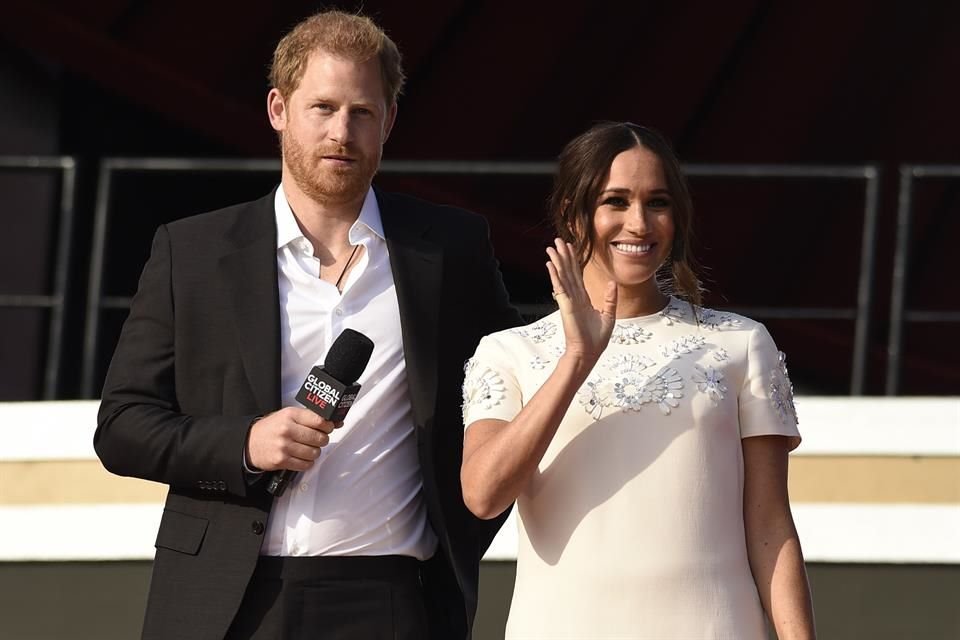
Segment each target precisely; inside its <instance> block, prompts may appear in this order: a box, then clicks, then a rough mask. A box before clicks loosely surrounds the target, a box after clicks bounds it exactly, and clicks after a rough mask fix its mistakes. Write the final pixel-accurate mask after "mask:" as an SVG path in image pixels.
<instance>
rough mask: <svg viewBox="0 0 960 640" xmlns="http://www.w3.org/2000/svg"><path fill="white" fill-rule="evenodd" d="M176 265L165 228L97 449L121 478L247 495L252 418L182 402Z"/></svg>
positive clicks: (123, 346)
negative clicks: (198, 409)
mask: <svg viewBox="0 0 960 640" xmlns="http://www.w3.org/2000/svg"><path fill="white" fill-rule="evenodd" d="M172 262H173V259H172V251H171V241H170V234H169V232H168V230H167V228H166V227H165V226H162V227H160V228H159V229H158V230H157V233H156V235H155V236H154V239H153V248H152V250H151V254H150V258H149V260H148V261H147V264H146V266H145V267H144V269H143V273H142V274H141V276H140V284H139V287H138V289H137V293H136V295H135V296H134V298H133V302H132V304H131V308H130V315H129V316H128V318H127V320H126V322H125V323H124V325H123V330H122V331H121V334H120V340H119V342H118V344H117V347H116V350H115V352H114V355H113V360H112V361H111V363H110V368H109V370H108V372H107V376H106V380H105V382H104V387H103V393H102V399H101V403H100V411H99V414H98V416H97V430H96V432H95V434H94V437H93V444H94V449H95V450H96V452H97V455H98V456H99V457H100V460H101V462H102V463H103V465H104V467H106V468H107V470H109V471H111V472H112V473H116V474H118V475H123V476H132V477H136V478H142V479H144V480H152V481H155V482H161V483H164V484H168V485H170V486H172V487H177V488H181V489H183V488H195V489H200V490H203V491H206V492H210V493H211V494H217V493H220V494H223V493H233V494H237V495H241V496H242V495H246V492H247V490H248V485H247V482H246V481H245V478H244V474H243V469H242V467H243V450H244V447H245V444H246V437H247V431H248V430H249V427H250V424H251V422H252V421H253V420H254V418H255V416H217V415H207V416H200V415H189V414H187V413H184V412H182V411H181V408H180V403H179V402H178V398H177V380H176V370H177V368H176V358H177V357H178V356H177V348H176V347H177V344H176V333H177V332H176V309H175V304H174V301H175V296H174V286H173V277H172V273H173V264H172ZM191 382H193V383H197V382H198V381H191Z"/></svg>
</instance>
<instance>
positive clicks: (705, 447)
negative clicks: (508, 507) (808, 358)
mask: <svg viewBox="0 0 960 640" xmlns="http://www.w3.org/2000/svg"><path fill="white" fill-rule="evenodd" d="M563 344H564V337H563V328H562V326H561V324H560V314H559V312H555V313H553V314H551V315H549V316H547V317H545V318H543V319H541V320H539V321H537V322H535V323H533V324H530V325H527V326H525V327H519V328H516V329H510V330H507V331H502V332H499V333H496V334H493V335H490V336H487V337H486V338H484V339H483V340H482V341H481V343H480V345H479V346H478V347H477V352H476V354H475V356H474V357H473V358H472V359H471V360H470V361H469V362H468V363H467V368H466V380H465V382H464V406H463V410H464V424H466V425H470V424H471V423H472V422H474V421H476V420H480V419H485V418H496V419H500V420H511V419H513V418H514V417H515V416H516V415H517V413H518V412H519V411H520V408H521V407H522V406H523V404H524V403H525V402H527V401H528V400H529V399H530V397H531V396H532V395H533V394H534V393H535V392H536V391H537V389H538V388H539V387H540V386H541V384H543V382H544V381H545V380H546V378H547V377H548V376H549V375H550V373H551V371H552V370H553V368H554V367H555V366H556V362H557V359H558V357H559V356H560V355H561V354H562V353H563ZM468 428H469V427H468ZM771 434H776V435H785V436H789V437H790V439H791V448H792V447H795V446H796V445H797V444H799V442H800V436H799V432H798V430H797V420H796V412H795V410H794V406H793V393H792V387H791V385H790V381H789V378H788V377H787V371H786V367H785V365H784V358H783V354H782V353H780V352H778V351H777V348H776V346H775V345H774V342H773V340H772V338H771V337H770V334H769V333H767V330H766V328H764V326H763V325H762V324H760V323H758V322H755V321H753V320H750V319H748V318H745V317H743V316H739V315H736V314H732V313H724V312H717V311H713V310H710V309H705V308H698V309H696V311H694V308H693V307H691V305H689V304H688V303H686V302H683V301H681V300H678V299H676V298H671V300H670V302H669V304H668V305H667V307H666V308H664V309H663V310H662V311H660V312H658V313H656V314H653V315H650V316H643V317H638V318H628V319H620V320H618V321H617V325H616V328H615V330H614V333H613V336H612V338H611V341H610V344H609V346H608V347H607V349H606V351H605V352H604V354H603V356H602V357H601V358H600V361H599V362H598V363H597V366H596V367H594V370H593V372H592V373H591V374H590V376H589V378H588V379H587V382H586V383H585V384H584V385H583V386H582V387H581V388H580V390H579V392H578V393H577V395H576V397H575V398H574V400H573V402H572V403H571V405H570V408H569V409H568V410H567V413H566V415H565V417H564V419H563V421H562V422H561V424H560V427H559V429H558V430H557V433H556V436H555V437H554V439H553V441H552V442H551V444H550V447H549V448H548V449H547V452H546V454H545V455H544V457H543V460H542V461H541V462H540V465H539V471H538V473H537V475H536V476H535V477H534V478H533V480H532V482H531V483H530V486H529V487H528V489H527V491H526V492H525V493H523V494H522V495H520V497H519V498H518V500H517V513H518V515H519V517H518V519H517V520H518V526H519V548H518V556H517V579H516V586H515V589H514V593H513V602H512V604H511V607H510V615H509V619H508V622H507V632H506V637H507V638H511V639H517V640H519V639H524V640H526V639H544V640H546V639H549V640H558V639H562V638H569V639H575V640H586V639H594V638H596V639H600V638H618V639H620V638H631V639H632V638H651V639H656V640H666V639H673V638H675V639H678V640H679V639H682V640H722V639H730V640H764V639H765V638H766V631H765V622H764V616H763V610H762V608H761V604H760V599H759V596H758V593H757V589H756V586H755V585H754V581H753V578H752V575H751V573H750V567H749V564H748V561H747V550H746V543H745V536H744V524H743V455H742V449H741V442H740V439H741V438H746V437H750V436H759V435H771Z"/></svg>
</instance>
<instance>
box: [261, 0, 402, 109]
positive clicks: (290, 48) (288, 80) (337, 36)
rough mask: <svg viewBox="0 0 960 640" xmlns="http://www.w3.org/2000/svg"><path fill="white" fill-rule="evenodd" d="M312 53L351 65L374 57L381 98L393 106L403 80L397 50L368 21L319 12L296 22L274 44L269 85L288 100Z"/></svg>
mask: <svg viewBox="0 0 960 640" xmlns="http://www.w3.org/2000/svg"><path fill="white" fill-rule="evenodd" d="M315 51H324V52H326V53H329V54H331V55H334V56H338V57H341V58H346V59H348V60H353V61H355V62H366V61H367V60H371V59H372V58H374V57H376V58H378V59H379V61H380V77H381V79H382V82H383V95H384V97H386V99H387V105H388V106H389V105H393V104H394V103H396V101H397V97H398V96H399V95H400V91H401V90H402V88H403V80H404V75H403V66H402V64H401V60H400V51H399V49H397V45H396V43H394V41H393V40H391V39H390V36H388V35H387V34H386V33H385V32H384V31H383V29H381V28H380V27H378V26H377V25H376V23H374V22H373V20H371V19H370V18H368V17H366V16H363V15H359V14H357V15H353V14H350V13H344V12H343V11H323V12H320V13H317V14H314V15H312V16H310V17H309V18H307V19H305V20H303V21H302V22H300V24H298V25H297V26H295V27H294V28H293V29H292V30H291V31H290V32H289V33H288V34H287V35H285V36H284V37H283V38H282V39H281V40H280V42H279V43H277V48H276V49H275V50H274V52H273V62H272V64H271V65H270V85H271V86H272V87H274V88H275V89H276V90H277V91H279V92H280V95H282V96H284V97H285V98H288V97H289V96H290V94H292V93H293V92H294V91H295V90H296V89H297V87H298V86H300V80H301V79H303V74H304V72H305V71H306V69H307V61H308V60H309V58H310V55H311V54H312V53H313V52H315Z"/></svg>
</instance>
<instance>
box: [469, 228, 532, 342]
mask: <svg viewBox="0 0 960 640" xmlns="http://www.w3.org/2000/svg"><path fill="white" fill-rule="evenodd" d="M477 219H478V220H479V221H480V227H481V228H480V230H479V232H478V233H477V235H476V237H477V238H479V239H480V243H479V246H478V247H477V250H476V252H475V255H476V260H475V261H474V263H473V264H474V268H475V271H474V275H473V277H472V278H471V279H470V286H471V287H475V290H476V292H477V294H478V295H477V299H478V300H481V301H482V304H481V305H480V306H481V307H482V309H478V311H481V310H482V311H484V312H485V314H484V316H485V317H484V322H483V324H481V325H480V326H481V327H483V335H481V336H479V337H483V336H484V335H489V334H491V333H495V332H497V331H502V330H503V329H509V328H511V327H516V326H519V325H521V324H523V321H522V319H521V318H520V313H519V312H518V311H517V308H516V307H514V306H513V305H512V304H511V303H510V296H509V294H508V293H507V288H506V287H505V286H504V284H503V274H501V273H500V263H499V262H498V261H497V259H496V257H495V256H494V253H493V244H492V243H491V241H490V227H489V225H488V224H487V221H486V220H485V219H484V218H481V217H479V216H477Z"/></svg>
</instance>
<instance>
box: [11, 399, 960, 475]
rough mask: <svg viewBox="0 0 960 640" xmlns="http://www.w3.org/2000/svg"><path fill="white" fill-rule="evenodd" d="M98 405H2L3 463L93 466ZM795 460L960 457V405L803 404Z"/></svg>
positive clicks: (933, 402) (836, 401)
mask: <svg viewBox="0 0 960 640" xmlns="http://www.w3.org/2000/svg"><path fill="white" fill-rule="evenodd" d="M98 406H99V403H98V402H97V401H95V400H82V401H71V402H8V403H0V462H3V461H18V460H19V461H23V460H88V459H94V458H95V455H94V451H93V444H92V441H93V431H94V429H95V428H96V424H97V407H98ZM797 411H798V412H799V415H800V431H801V434H802V435H803V443H802V444H801V445H800V447H799V448H798V449H797V450H796V451H795V452H794V455H852V456H960V398H953V397H950V398H887V397H877V398H872V397H860V398H850V397H820V396H801V397H798V398H797Z"/></svg>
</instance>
